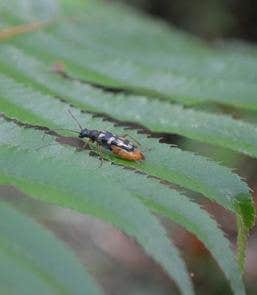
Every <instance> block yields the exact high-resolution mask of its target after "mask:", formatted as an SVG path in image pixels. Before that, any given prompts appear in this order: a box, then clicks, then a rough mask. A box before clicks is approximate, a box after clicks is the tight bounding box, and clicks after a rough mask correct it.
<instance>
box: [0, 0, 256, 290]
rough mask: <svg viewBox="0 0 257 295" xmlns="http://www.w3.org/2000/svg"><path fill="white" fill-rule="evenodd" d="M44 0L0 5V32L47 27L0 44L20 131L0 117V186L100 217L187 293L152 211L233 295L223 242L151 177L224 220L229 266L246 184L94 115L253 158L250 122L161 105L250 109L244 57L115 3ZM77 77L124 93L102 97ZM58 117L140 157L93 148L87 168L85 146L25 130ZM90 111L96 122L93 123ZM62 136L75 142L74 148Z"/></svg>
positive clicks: (57, 123) (58, 123) (248, 205)
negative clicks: (231, 217)
mask: <svg viewBox="0 0 257 295" xmlns="http://www.w3.org/2000/svg"><path fill="white" fill-rule="evenodd" d="M50 2H51V3H49V0H39V1H37V3H34V1H30V0H26V1H25V0H20V1H18V0H10V1H9V2H6V1H4V3H3V2H1V3H0V17H1V25H2V26H3V25H5V26H6V25H7V26H15V25H19V24H28V23H31V24H33V21H36V22H37V21H38V20H46V21H49V20H53V22H52V23H51V26H49V27H48V29H47V30H45V31H44V32H43V31H40V32H35V33H29V34H24V35H22V34H21V35H20V36H19V37H16V38H14V39H12V40H11V39H10V41H8V43H9V44H5V45H3V46H1V51H0V108H1V111H3V112H4V114H5V116H7V117H11V118H14V119H15V120H18V121H17V124H20V125H21V126H20V127H18V126H17V125H15V124H13V123H7V122H6V121H5V120H3V119H1V123H0V134H1V137H0V143H1V144H2V145H1V146H0V150H1V153H0V162H1V165H0V173H1V175H0V181H1V182H2V183H9V184H14V185H15V186H17V187H18V188H20V189H21V190H23V191H24V192H26V193H27V194H28V195H30V196H31V197H34V198H39V199H41V200H43V201H45V202H51V203H55V204H58V205H60V206H64V207H69V208H72V209H75V210H77V211H80V212H83V213H90V214H93V215H95V216H97V217H98V218H101V219H103V220H106V221H108V222H111V223H112V224H114V225H115V226H116V227H118V228H119V229H121V230H122V231H123V232H125V233H126V234H128V235H129V236H131V237H134V238H135V239H136V240H137V241H138V243H139V244H140V245H141V246H142V247H143V248H144V249H145V251H146V253H148V254H149V255H150V256H151V257H153V259H155V261H156V262H158V263H160V264H161V265H162V267H163V268H164V269H165V270H166V271H167V273H168V274H169V275H170V276H171V277H173V278H174V280H175V282H176V284H177V286H178V288H179V289H180V291H181V292H182V293H183V294H192V293H193V290H192V286H191V281H190V279H189V276H188V273H187V271H186V268H185V265H184V262H183V260H182V259H181V258H180V256H179V253H178V251H177V249H176V248H175V247H174V246H173V244H172V243H170V241H169V240H168V239H167V237H166V234H165V231H164V230H163V227H162V226H161V225H160V224H159V222H158V220H157V219H156V217H155V216H154V215H152V212H151V211H153V212H156V213H158V214H162V215H164V216H166V217H168V218H170V219H172V220H173V221H175V222H177V223H178V224H179V225H182V226H183V227H184V228H186V229H187V230H189V231H191V232H192V233H194V234H195V235H196V236H197V237H198V238H199V239H200V240H202V241H203V242H204V244H205V246H206V247H207V248H208V249H209V250H210V252H211V254H212V255H213V257H214V258H215V260H216V261H217V262H218V264H219V265H220V267H221V269H222V270H223V271H224V273H225V275H226V277H227V279H228V280H229V281H230V284H231V288H232V290H233V292H234V293H235V294H244V287H243V283H242V278H241V276H240V272H239V269H238V267H237V265H236V263H235V259H234V256H233V254H232V252H231V250H230V248H229V243H228V241H227V240H226V239H225V238H224V236H223V233H222V232H221V230H220V229H219V228H218V227H217V225H216V223H215V222H214V221H213V220H212V219H211V218H210V217H209V216H208V215H207V214H206V213H205V212H204V211H203V210H202V209H201V208H200V207H199V206H198V205H197V204H195V203H192V202H191V201H189V199H187V198H186V197H185V196H183V195H181V194H179V193H178V192H176V191H174V190H171V189H170V188H167V187H165V185H164V184H163V183H162V184H160V183H158V181H159V180H160V181H162V182H163V181H166V183H167V181H168V182H173V183H175V184H178V185H180V186H182V187H185V188H187V189H191V190H193V191H196V192H200V193H201V194H203V195H204V196H206V197H208V198H210V199H212V200H214V201H215V202H217V203H219V204H221V205H222V206H223V207H225V208H227V209H229V210H231V211H233V212H234V213H236V216H237V220H238V227H239V236H238V253H237V254H238V265H239V268H240V270H242V269H243V263H244V256H245V249H246V241H247V234H248V232H249V229H250V228H251V227H252V226H253V224H254V213H255V212H254V207H253V204H252V196H251V194H250V190H249V188H248V186H247V184H246V183H245V182H243V181H242V180H241V179H240V177H239V176H238V175H237V174H235V173H232V172H231V171H230V170H229V169H227V168H225V167H223V166H221V165H218V164H217V163H215V162H213V161H211V160H208V159H206V158H204V157H201V156H197V155H194V154H193V153H190V152H185V151H181V150H180V149H178V148H170V147H169V146H167V145H164V144H160V143H159V142H158V141H157V140H156V139H153V138H147V137H146V135H139V134H137V133H136V131H132V130H130V131H128V132H127V131H126V132H124V129H122V128H119V127H117V126H114V125H113V124H112V123H110V122H107V121H103V120H102V118H101V114H103V113H104V114H107V115H108V117H111V118H115V119H118V120H120V121H130V122H136V123H139V124H141V125H142V126H144V127H147V128H148V129H151V131H155V132H172V133H173V132H175V133H177V134H181V135H183V136H186V137H189V138H192V139H195V140H198V141H202V142H205V143H211V144H213V145H217V146H222V147H227V148H229V149H231V150H235V151H237V152H242V153H245V154H247V155H251V156H254V157H256V156H257V152H256V151H257V142H256V138H257V137H256V135H257V129H256V127H255V126H254V125H251V124H249V123H245V122H243V121H240V120H235V119H232V118H231V117H229V116H227V115H214V114H210V113H207V112H204V111H199V110H196V109H188V108H183V107H182V106H180V105H175V104H171V101H177V102H179V103H182V104H185V105H191V104H192V105H193V104H197V103H204V104H208V103H219V104H226V105H229V106H232V107H240V108H245V109H252V110H256V109H257V102H256V90H257V86H256V83H255V80H256V77H257V70H256V69H257V67H256V65H257V64H256V58H255V57H254V55H249V54H248V55H247V56H245V55H244V54H241V53H239V52H233V53H232V52H231V51H230V52H228V51H226V50H220V49H213V48H209V47H207V46H206V44H204V43H203V42H202V41H200V40H198V39H197V38H194V37H192V36H189V35H187V34H185V33H182V32H178V31H176V30H175V29H173V28H168V27H167V26H166V25H164V24H163V23H161V22H156V21H153V20H152V19H151V18H148V17H146V16H142V15H140V14H138V13H135V12H134V11H133V10H132V9H128V8H126V7H125V6H119V5H118V6H115V5H106V4H104V3H102V2H100V1H91V0H88V1H86V2H81V1H72V5H71V2H70V1H69V0H62V1H60V7H58V5H57V4H56V2H55V1H50ZM73 15H75V16H76V19H74V17H73ZM14 29H15V28H14ZM10 30H12V29H11V28H10ZM3 40H4V39H3ZM10 44H11V45H10ZM15 47H16V48H15ZM60 60H61V62H64V64H65V70H66V71H67V72H65V74H64V75H63V76H61V75H59V76H58V75H57V74H54V73H52V70H51V66H52V65H53V64H55V63H56V62H58V61H60ZM11 77H12V78H11ZM86 82H92V83H93V84H94V85H98V86H99V85H103V86H106V87H109V88H111V90H112V88H116V87H117V88H119V89H118V90H123V92H124V90H125V91H127V90H128V91H127V93H122V94H117V93H115V91H113V92H114V93H112V94H110V93H109V94H108V93H107V92H104V91H101V90H99V89H96V87H92V86H90V85H88V84H87V83H86ZM109 90H110V89H109ZM128 93H131V94H132V93H134V95H128ZM139 94H143V95H144V96H139ZM70 104H71V105H70ZM209 109H211V108H209ZM67 110H71V111H72V113H73V114H74V116H75V117H76V118H77V119H78V120H79V121H80V122H81V124H82V126H85V127H87V128H90V129H99V130H105V129H106V130H110V131H111V132H113V133H114V134H120V135H122V134H123V133H129V135H132V136H133V137H136V139H138V140H139V141H140V142H141V144H142V146H141V148H142V151H143V152H144V154H145V155H146V160H145V161H144V162H142V163H139V162H136V163H132V162H128V161H124V160H121V159H118V158H115V157H114V156H113V155H112V154H111V153H108V152H104V154H103V155H104V159H106V160H107V161H106V162H105V163H104V165H103V167H102V168H101V169H99V168H98V165H99V162H98V159H97V158H96V157H95V156H96V153H94V152H93V151H91V152H90V153H88V150H82V151H81V152H75V151H74V150H73V149H71V148H70V147H67V146H65V147H63V146H61V145H60V144H58V145H57V146H55V147H42V148H40V147H41V146H42V145H43V146H44V145H45V144H47V143H56V142H55V141H57V142H63V141H65V140H68V139H67V138H65V137H61V136H59V135H56V133H53V132H52V133H51V134H55V136H56V139H55V141H54V138H53V137H50V136H46V137H43V134H44V133H43V132H40V131H36V130H33V129H31V128H32V126H31V124H33V125H38V126H35V127H36V128H39V129H43V130H46V127H47V128H50V129H54V128H69V129H74V122H73V121H72V119H71V117H70V116H69V115H67ZM85 111H90V112H92V113H85ZM96 113H98V115H99V113H100V118H99V117H98V118H95V114H96ZM7 117H6V119H7ZM102 117H104V116H102ZM1 124H2V125H1ZM22 126H26V127H29V129H28V128H27V129H24V128H23V127H22ZM62 134H65V135H67V134H68V132H67V131H63V132H62ZM69 134H70V133H69ZM41 137H42V138H41ZM69 141H70V143H71V144H73V145H75V146H79V144H82V143H81V142H79V140H77V141H76V142H75V139H71V138H69ZM148 149H150V150H148ZM91 155H93V156H94V157H90V156H91ZM110 161H112V163H113V164H116V165H111V162H110ZM121 166H122V167H121ZM123 167H124V168H129V169H133V170H136V171H137V172H139V173H140V174H139V175H138V174H136V173H135V171H127V170H126V169H123ZM142 173H143V174H146V176H145V175H142ZM147 176H151V177H155V178H158V179H159V180H156V179H153V178H148V177H147ZM5 255H6V253H5ZM38 284H40V282H39V281H38Z"/></svg>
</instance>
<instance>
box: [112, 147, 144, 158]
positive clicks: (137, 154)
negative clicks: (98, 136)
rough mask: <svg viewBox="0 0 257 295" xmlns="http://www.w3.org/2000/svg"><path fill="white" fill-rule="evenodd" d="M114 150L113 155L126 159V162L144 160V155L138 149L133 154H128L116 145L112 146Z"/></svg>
mask: <svg viewBox="0 0 257 295" xmlns="http://www.w3.org/2000/svg"><path fill="white" fill-rule="evenodd" d="M111 148H112V153H113V154H114V155H116V156H118V157H120V158H122V159H125V160H129V161H139V160H144V158H145V157H144V155H143V153H142V152H141V151H140V150H138V149H136V150H134V151H133V152H128V151H126V150H124V149H122V148H120V147H118V146H116V145H112V146H111Z"/></svg>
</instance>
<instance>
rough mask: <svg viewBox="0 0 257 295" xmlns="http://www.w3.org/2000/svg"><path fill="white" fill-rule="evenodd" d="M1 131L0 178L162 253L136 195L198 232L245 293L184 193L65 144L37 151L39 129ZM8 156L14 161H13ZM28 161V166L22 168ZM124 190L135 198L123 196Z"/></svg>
mask: <svg viewBox="0 0 257 295" xmlns="http://www.w3.org/2000/svg"><path fill="white" fill-rule="evenodd" d="M0 134H1V146H0V150H1V158H0V163H1V166H0V167H3V168H2V169H1V170H0V171H2V172H1V178H0V180H1V181H2V182H4V183H5V182H7V183H12V184H15V185H16V186H18V187H19V188H20V189H22V190H24V191H26V192H27V193H29V194H30V195H32V196H34V197H36V198H40V199H42V200H45V201H48V202H51V203H56V204H58V205H62V206H66V207H70V208H73V209H76V210H79V211H81V212H89V213H91V214H93V215H96V216H98V217H99V218H103V219H105V220H108V221H110V222H112V223H113V224H115V225H116V226H118V227H119V228H121V229H123V230H124V231H125V232H126V233H128V234H130V235H133V236H136V237H137V238H138V235H141V238H140V239H139V240H140V241H141V244H142V245H143V246H144V248H146V250H148V253H149V251H150V250H149V247H150V245H151V242H152V239H154V240H155V243H157V245H159V246H158V247H160V248H161V249H162V251H163V250H164V249H163V245H161V243H162V241H161V239H160V237H159V235H160V234H161V233H162V231H161V232H158V231H159V230H160V229H157V228H154V227H151V226H150V225H151V224H152V222H151V223H149V222H150V221H149V220H146V216H145V215H146V214H145V210H143V209H142V208H141V212H140V215H138V213H139V212H138V210H139V208H138V205H137V206H135V204H138V203H137V202H135V200H136V199H139V200H141V201H143V203H144V204H145V205H146V206H148V207H149V208H151V209H153V210H154V211H156V212H159V213H161V214H164V215H165V216H167V217H169V218H171V219H172V220H173V221H175V222H177V223H178V224H180V225H182V226H183V227H185V228H186V229H187V230H189V231H191V232H192V233H194V234H196V236H197V237H198V238H199V239H201V240H202V241H203V243H204V244H205V245H206V247H207V248H208V249H209V250H210V252H211V253H212V255H213V256H214V258H215V259H216V260H217V262H218V263H219V265H220V267H221V269H222V270H223V271H224V272H225V275H226V276H227V278H228V280H229V281H230V283H231V287H232V289H233V290H234V293H235V294H244V288H243V284H242V281H241V277H240V274H239V271H238V268H237V265H236V263H235V259H234V257H233V253H232V252H231V250H230V247H229V243H228V241H227V240H226V239H225V238H224V236H223V234H222V232H221V231H220V230H219V229H218V227H217V225H216V223H215V222H214V220H212V219H211V218H210V217H209V216H208V215H207V214H206V213H205V212H204V211H203V210H202V209H201V208H200V207H199V206H198V205H197V204H195V203H193V202H191V201H190V200H189V199H187V198H186V197H185V196H183V195H182V194H179V193H178V192H176V191H174V190H171V189H169V188H166V187H165V186H163V185H161V184H159V183H158V182H157V181H156V180H154V179H152V178H146V176H144V175H141V174H135V173H133V172H132V171H128V170H124V169H121V168H120V167H119V166H114V165H110V164H108V163H104V164H103V166H102V167H101V169H99V168H97V163H96V162H95V160H94V159H92V158H91V157H88V156H87V155H86V154H85V153H83V154H82V153H76V154H74V152H72V151H71V150H70V149H68V148H67V147H66V148H63V147H62V146H60V145H58V146H55V147H48V148H47V149H46V150H45V149H40V150H37V151H36V152H35V150H34V147H35V146H37V145H38V141H40V132H39V131H34V130H30V129H25V130H24V129H22V128H18V127H15V125H14V124H13V123H7V122H4V121H3V120H2V124H1V128H0ZM14 139H16V140H14ZM17 142H18V143H17ZM9 158H11V159H12V161H11V162H10V161H9V160H8V159H9ZM45 158H47V159H48V161H46V160H45ZM63 159H64V160H63ZM8 163H9V164H8ZM27 163H29V167H30V169H29V170H28V169H27V167H26V166H27ZM49 165H51V167H52V168H51V169H50V170H49V168H48V169H47V166H49ZM17 166H18V167H19V169H18V171H17V168H16V167H17ZM142 183H143V184H144V185H142ZM83 184H84V185H83ZM119 187H120V188H121V192H120V193H119V194H118V198H117V197H115V196H116V195H117V188H119ZM46 190H47V192H48V193H47V194H46V193H45V191H46ZM69 191H72V194H71V195H69V196H67V192H69ZM88 192H90V194H88ZM128 193H129V195H130V196H131V197H132V198H133V200H132V199H128V198H127V196H128ZM121 196H122V198H121ZM124 208H125V210H124ZM124 211H125V212H124ZM134 219H136V220H134ZM146 222H148V223H149V224H147V223H146ZM135 224H138V225H137V232H138V235H137V234H135V233H134V231H133V227H134V226H135ZM144 224H145V226H144ZM142 231H143V232H144V233H142ZM148 231H152V233H151V237H152V238H151V239H150V238H149V237H148V238H147V239H146V240H142V239H144V237H145V235H146V234H147V232H148ZM145 243H146V244H145ZM166 251H167V250H166ZM166 254H168V253H167V252H166ZM166 254H165V252H162V255H161V257H162V256H163V255H164V258H165V256H166ZM152 255H153V254H152ZM156 255H157V256H158V251H157V252H156V253H155V255H153V257H154V258H155V259H156ZM165 259H168V258H167V257H166V258H165ZM156 260H157V261H158V259H156ZM160 260H161V258H159V261H160ZM173 263H174V261H173Z"/></svg>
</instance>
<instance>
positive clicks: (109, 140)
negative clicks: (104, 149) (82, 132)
mask: <svg viewBox="0 0 257 295" xmlns="http://www.w3.org/2000/svg"><path fill="white" fill-rule="evenodd" d="M114 140H115V137H113V136H112V137H110V138H109V139H108V141H107V144H111V143H112V142H113V141H114Z"/></svg>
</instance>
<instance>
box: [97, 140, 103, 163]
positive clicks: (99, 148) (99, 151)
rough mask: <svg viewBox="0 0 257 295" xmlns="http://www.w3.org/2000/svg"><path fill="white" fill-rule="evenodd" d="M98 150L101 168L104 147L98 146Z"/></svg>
mask: <svg viewBox="0 0 257 295" xmlns="http://www.w3.org/2000/svg"><path fill="white" fill-rule="evenodd" d="M96 148H97V153H98V156H99V159H100V161H101V163H100V166H99V168H100V167H101V166H102V165H103V153H102V147H101V146H100V144H98V143H97V144H96Z"/></svg>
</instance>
